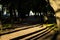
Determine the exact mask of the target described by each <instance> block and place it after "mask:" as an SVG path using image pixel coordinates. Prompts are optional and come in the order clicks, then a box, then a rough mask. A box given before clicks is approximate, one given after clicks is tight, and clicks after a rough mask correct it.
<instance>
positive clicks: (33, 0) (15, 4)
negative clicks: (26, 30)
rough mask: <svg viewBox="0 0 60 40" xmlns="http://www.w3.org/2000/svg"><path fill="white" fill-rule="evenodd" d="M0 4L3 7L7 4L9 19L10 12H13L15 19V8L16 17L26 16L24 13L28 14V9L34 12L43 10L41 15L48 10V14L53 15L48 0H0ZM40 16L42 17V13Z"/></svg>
mask: <svg viewBox="0 0 60 40" xmlns="http://www.w3.org/2000/svg"><path fill="white" fill-rule="evenodd" d="M1 4H2V5H3V7H4V6H7V8H8V9H9V12H10V19H13V13H12V12H14V16H15V17H14V18H15V19H16V13H15V9H17V10H18V19H19V18H21V19H24V18H26V16H25V15H26V14H28V15H29V12H30V10H32V11H33V12H35V13H36V12H39V13H41V12H43V15H47V14H48V13H47V12H50V14H53V15H54V14H55V13H54V10H53V8H52V7H51V6H50V4H49V1H45V0H1ZM53 15H52V16H53ZM41 17H42V18H43V16H42V15H41ZM50 17H51V16H50ZM42 18H41V19H42ZM42 20H43V19H42Z"/></svg>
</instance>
